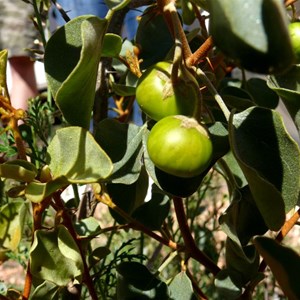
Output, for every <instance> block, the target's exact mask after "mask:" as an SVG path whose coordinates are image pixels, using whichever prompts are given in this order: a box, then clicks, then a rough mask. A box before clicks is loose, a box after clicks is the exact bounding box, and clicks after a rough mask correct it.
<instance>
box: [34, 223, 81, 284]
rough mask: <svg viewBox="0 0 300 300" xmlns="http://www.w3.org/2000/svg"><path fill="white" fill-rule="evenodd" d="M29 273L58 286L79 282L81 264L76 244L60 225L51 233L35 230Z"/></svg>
mask: <svg viewBox="0 0 300 300" xmlns="http://www.w3.org/2000/svg"><path fill="white" fill-rule="evenodd" d="M30 266H31V268H30V270H31V273H32V274H33V275H34V276H36V277H38V278H41V279H44V280H48V281H50V282H53V283H55V284H56V285H58V286H66V285H67V284H68V283H69V282H72V281H74V280H76V281H78V282H80V281H81V277H82V273H83V263H82V260H81V256H80V251H79V249H78V246H77V244H76V243H75V241H74V239H73V238H72V236H71V234H70V233H69V231H68V230H67V229H66V228H65V227H64V226H62V225H60V226H58V227H57V228H56V229H55V230H53V231H45V230H37V231H35V233H34V241H33V244H32V247H31V250H30Z"/></svg>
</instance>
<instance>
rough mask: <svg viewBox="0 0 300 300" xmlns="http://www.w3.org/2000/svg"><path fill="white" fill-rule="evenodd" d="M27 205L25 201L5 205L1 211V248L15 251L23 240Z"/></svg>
mask: <svg viewBox="0 0 300 300" xmlns="http://www.w3.org/2000/svg"><path fill="white" fill-rule="evenodd" d="M26 211H27V205H26V203H25V202H24V201H23V200H16V201H14V202H10V203H7V204H5V205H3V206H2V207H1V209H0V247H4V248H7V249H10V250H12V251H15V250H16V249H17V248H18V246H19V243H20V241H21V238H22V232H23V228H24V222H25V216H26Z"/></svg>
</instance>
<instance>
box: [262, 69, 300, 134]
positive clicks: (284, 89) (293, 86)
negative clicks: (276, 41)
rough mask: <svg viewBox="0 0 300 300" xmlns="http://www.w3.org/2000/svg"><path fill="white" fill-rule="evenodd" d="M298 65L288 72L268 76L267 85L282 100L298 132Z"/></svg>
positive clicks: (299, 102) (299, 90) (299, 128)
mask: <svg viewBox="0 0 300 300" xmlns="http://www.w3.org/2000/svg"><path fill="white" fill-rule="evenodd" d="M299 78H300V65H296V66H294V67H293V68H292V69H291V70H289V71H288V72H285V73H284V74H279V75H276V76H269V77H268V81H267V84H268V86H269V87H270V88H271V89H273V90H274V91H275V92H276V93H277V94H278V95H279V96H280V98H281V99H282V101H283V102H284V105H285V106H286V108H287V110H288V112H289V114H290V115H291V117H292V119H293V120H294V122H295V124H296V126H297V128H298V131H299V130H300V81H299Z"/></svg>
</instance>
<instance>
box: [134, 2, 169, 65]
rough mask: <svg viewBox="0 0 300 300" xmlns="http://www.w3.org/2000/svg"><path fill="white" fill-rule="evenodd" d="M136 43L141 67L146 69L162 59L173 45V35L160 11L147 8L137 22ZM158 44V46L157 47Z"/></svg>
mask: <svg viewBox="0 0 300 300" xmlns="http://www.w3.org/2000/svg"><path fill="white" fill-rule="evenodd" d="M135 40H136V45H138V47H139V48H140V50H141V53H140V57H139V58H140V59H142V60H143V61H142V62H141V69H147V68H148V67H150V66H151V65H153V64H155V63H156V62H159V61H162V60H164V59H165V57H166V56H167V54H168V52H169V51H170V49H171V48H172V47H173V45H174V40H173V37H172V35H171V33H170V30H169V28H168V25H167V23H166V21H165V19H164V17H163V15H162V14H161V13H158V11H157V10H156V9H153V7H149V8H147V9H146V10H145V11H144V13H143V15H142V18H141V20H140V22H139V26H138V29H137V33H136V38H135ZM158 45H159V47H158Z"/></svg>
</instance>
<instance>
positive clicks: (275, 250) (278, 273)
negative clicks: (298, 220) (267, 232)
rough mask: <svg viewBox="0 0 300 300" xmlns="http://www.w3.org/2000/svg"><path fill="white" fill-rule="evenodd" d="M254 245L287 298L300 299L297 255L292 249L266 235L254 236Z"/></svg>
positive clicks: (298, 258) (299, 265) (299, 261)
mask: <svg viewBox="0 0 300 300" xmlns="http://www.w3.org/2000/svg"><path fill="white" fill-rule="evenodd" d="M254 245H255V247H256V248H257V250H258V252H259V253H260V254H261V255H262V257H263V258H264V260H265V261H266V263H267V264H268V265H269V267H270V268H271V271H272V272H273V274H274V276H275V278H276V280H277V281H278V283H279V284H280V286H281V288H282V290H283V292H284V293H285V295H286V296H287V298H288V299H291V300H292V299H295V300H296V299H300V286H299V280H298V274H299V268H300V257H299V255H298V254H297V253H296V252H295V251H294V250H292V249H290V248H288V247H285V246H282V245H280V244H279V243H277V242H276V241H274V240H272V239H270V238H266V237H257V238H255V239H254Z"/></svg>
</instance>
